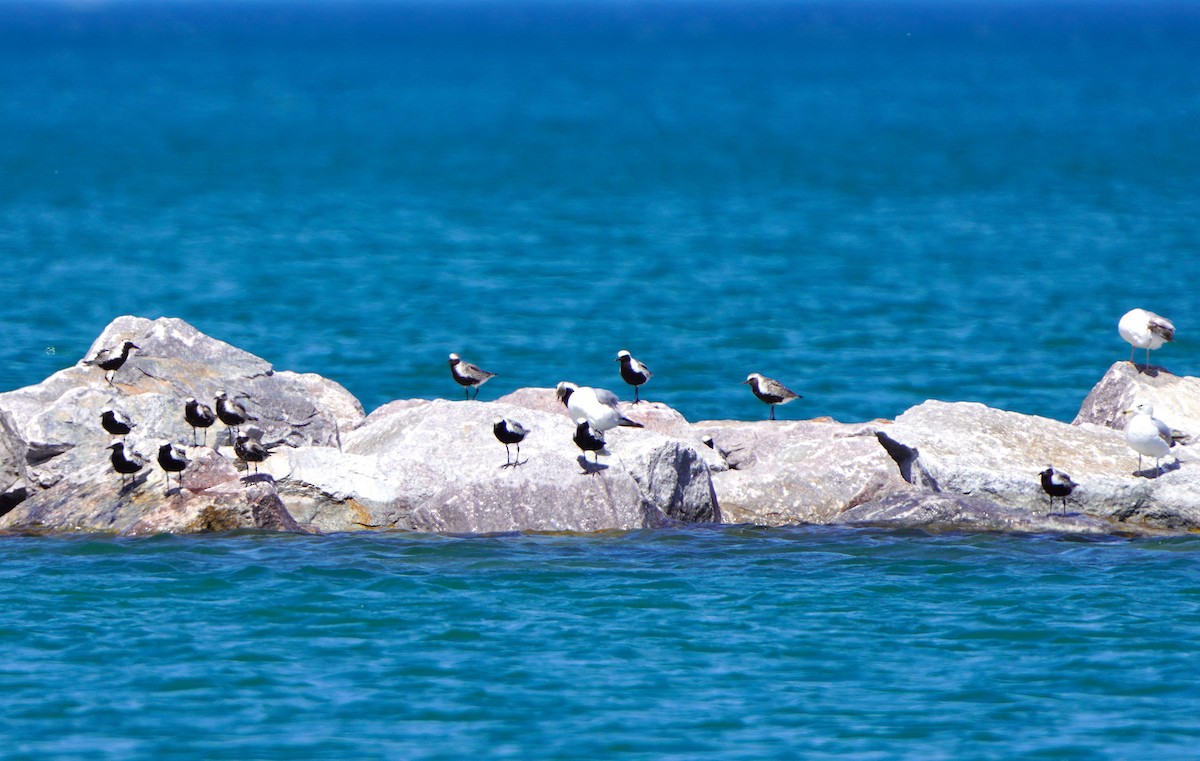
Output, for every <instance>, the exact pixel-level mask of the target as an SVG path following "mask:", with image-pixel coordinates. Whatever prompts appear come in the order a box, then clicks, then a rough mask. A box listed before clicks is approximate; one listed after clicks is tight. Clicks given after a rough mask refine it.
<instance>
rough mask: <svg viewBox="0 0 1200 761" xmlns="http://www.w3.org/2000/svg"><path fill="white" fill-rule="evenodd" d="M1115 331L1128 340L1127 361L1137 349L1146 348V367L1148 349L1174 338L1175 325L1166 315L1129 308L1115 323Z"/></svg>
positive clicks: (1148, 356) (1148, 360) (1131, 358)
mask: <svg viewBox="0 0 1200 761" xmlns="http://www.w3.org/2000/svg"><path fill="white" fill-rule="evenodd" d="M1117 332H1118V333H1120V334H1121V338H1124V339H1125V340H1126V341H1128V342H1129V345H1130V347H1131V348H1130V349H1129V361H1130V362H1131V363H1132V362H1133V355H1134V353H1135V352H1137V350H1138V349H1145V350H1146V367H1149V366H1150V351H1151V350H1152V349H1157V348H1159V347H1160V346H1162V345H1163V343H1165V342H1168V341H1174V340H1175V326H1174V325H1172V324H1171V321H1170V320H1168V319H1167V318H1166V317H1162V316H1160V315H1157V314H1155V313H1154V312H1147V311H1146V310H1145V309H1131V310H1129V311H1128V312H1126V313H1125V315H1124V316H1123V317H1122V318H1121V321H1120V322H1118V323H1117Z"/></svg>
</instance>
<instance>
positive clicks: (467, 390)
mask: <svg viewBox="0 0 1200 761" xmlns="http://www.w3.org/2000/svg"><path fill="white" fill-rule="evenodd" d="M450 375H452V376H453V377H454V382H455V383H457V384H458V385H460V386H462V387H463V399H477V398H478V397H479V387H480V386H482V385H483V384H485V383H487V382H488V379H490V378H495V377H496V374H495V373H489V372H488V371H487V370H484V369H483V368H481V367H479V366H478V365H473V364H471V363H470V362H464V361H463V360H462V358H461V357H459V356H458V355H457V354H451V355H450ZM472 388H473V389H475V395H474V396H471V389H472Z"/></svg>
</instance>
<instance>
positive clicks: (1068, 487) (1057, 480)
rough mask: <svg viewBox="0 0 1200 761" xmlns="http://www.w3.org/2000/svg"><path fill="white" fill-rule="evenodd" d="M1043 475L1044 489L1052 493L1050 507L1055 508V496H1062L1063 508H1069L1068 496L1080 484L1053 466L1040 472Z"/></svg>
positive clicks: (1047, 492)
mask: <svg viewBox="0 0 1200 761" xmlns="http://www.w3.org/2000/svg"><path fill="white" fill-rule="evenodd" d="M1038 475H1039V476H1041V477H1042V491H1044V492H1046V494H1049V495H1050V507H1051V509H1053V508H1054V498H1055V497H1062V503H1063V509H1064V510H1066V509H1067V497H1068V496H1069V495H1070V494H1071V492H1072V491H1074V490H1075V487H1076V486H1079V484H1077V483H1075V482H1074V481H1072V480H1071V477H1070V476H1068V475H1067V474H1066V473H1063V472H1062V471H1061V470H1055V469H1054V468H1052V467H1047V468H1046V469H1045V470H1043V471H1042V472H1041V473H1039V474H1038Z"/></svg>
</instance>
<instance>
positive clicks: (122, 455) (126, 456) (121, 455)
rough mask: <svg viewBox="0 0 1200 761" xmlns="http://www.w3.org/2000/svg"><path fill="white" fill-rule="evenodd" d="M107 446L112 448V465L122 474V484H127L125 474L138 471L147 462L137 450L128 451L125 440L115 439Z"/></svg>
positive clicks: (128, 474)
mask: <svg viewBox="0 0 1200 761" xmlns="http://www.w3.org/2000/svg"><path fill="white" fill-rule="evenodd" d="M107 448H108V449H111V450H112V457H111V460H112V467H113V470H115V471H117V472H118V473H120V474H121V485H122V486H124V485H125V476H130V475H133V474H134V473H137V472H138V471H139V470H141V469H142V467H143V466H145V464H146V460H145V459H144V458H143V457H142V456H141V455H140V454H138V453H137V452H135V451H133V450H132V449H130V450H128V451H126V450H125V444H124V442H121V441H114V442H113V443H111V444H109V445H108V447H107Z"/></svg>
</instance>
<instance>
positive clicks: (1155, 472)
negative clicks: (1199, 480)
mask: <svg viewBox="0 0 1200 761" xmlns="http://www.w3.org/2000/svg"><path fill="white" fill-rule="evenodd" d="M1179 468H1180V465H1179V461H1178V460H1176V461H1175V462H1172V463H1168V464H1166V465H1163V466H1162V467H1161V468H1142V469H1141V470H1135V471H1133V475H1135V476H1138V477H1140V478H1158V477H1159V476H1161V475H1163V474H1164V473H1170V472H1171V471H1174V470H1179Z"/></svg>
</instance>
